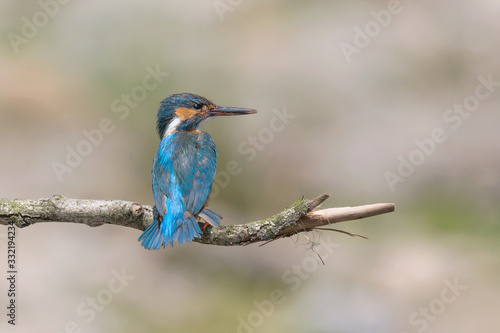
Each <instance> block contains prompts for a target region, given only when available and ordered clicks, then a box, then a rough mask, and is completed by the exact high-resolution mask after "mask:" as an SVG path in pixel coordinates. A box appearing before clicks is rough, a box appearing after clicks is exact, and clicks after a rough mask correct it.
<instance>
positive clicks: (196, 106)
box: [193, 103, 203, 110]
mask: <svg viewBox="0 0 500 333" xmlns="http://www.w3.org/2000/svg"><path fill="white" fill-rule="evenodd" d="M202 106H203V105H201V104H200V103H198V104H195V105H193V109H195V110H199V109H201V108H202Z"/></svg>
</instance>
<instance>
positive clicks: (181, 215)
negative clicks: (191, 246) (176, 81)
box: [139, 93, 257, 250]
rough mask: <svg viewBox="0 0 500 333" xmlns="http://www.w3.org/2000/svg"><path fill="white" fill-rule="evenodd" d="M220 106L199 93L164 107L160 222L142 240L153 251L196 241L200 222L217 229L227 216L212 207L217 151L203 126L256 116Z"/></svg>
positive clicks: (157, 166)
mask: <svg viewBox="0 0 500 333" xmlns="http://www.w3.org/2000/svg"><path fill="white" fill-rule="evenodd" d="M256 112H257V111H256V110H253V109H243V108H235V107H228V106H219V105H215V104H214V103H212V102H211V101H209V100H208V99H206V98H204V97H201V96H198V95H194V94H188V93H183V94H175V95H171V96H169V97H167V98H166V99H165V100H163V102H161V105H160V109H159V110H158V121H157V126H156V128H157V130H158V135H159V136H160V139H161V142H160V147H159V148H158V151H157V152H156V155H155V157H154V160H153V170H152V171H151V175H152V180H153V194H154V198H155V207H154V209H153V214H154V218H155V221H154V222H153V223H152V224H151V225H150V226H149V227H148V228H147V229H146V231H144V233H143V234H142V235H141V236H140V237H139V241H142V243H141V244H142V246H144V247H145V248H146V249H150V250H158V249H160V248H161V247H165V246H168V245H172V246H173V245H174V243H175V242H176V241H179V243H180V244H183V243H185V242H191V241H192V240H193V239H194V238H196V237H199V236H201V234H202V231H201V228H200V226H199V224H198V219H199V218H202V219H203V220H205V225H204V226H203V228H205V227H206V226H207V225H209V224H210V225H212V226H218V225H219V220H220V219H222V216H220V215H219V214H217V213H216V212H214V211H213V210H211V209H210V208H208V207H207V205H208V197H209V195H210V191H211V190H212V182H213V180H214V177H215V169H216V165H217V155H218V152H217V147H216V146H215V143H214V141H213V140H212V137H211V136H210V135H209V134H208V133H206V132H201V127H202V126H203V124H205V123H206V122H207V121H209V120H210V119H212V118H213V117H216V116H233V115H242V114H251V113H256Z"/></svg>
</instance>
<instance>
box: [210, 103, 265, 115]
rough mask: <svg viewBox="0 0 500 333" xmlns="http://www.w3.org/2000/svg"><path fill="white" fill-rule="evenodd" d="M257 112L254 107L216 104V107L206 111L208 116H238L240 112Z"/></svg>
mask: <svg viewBox="0 0 500 333" xmlns="http://www.w3.org/2000/svg"><path fill="white" fill-rule="evenodd" d="M252 113H257V110H254V109H245V108H235V107H232V106H219V105H218V106H217V109H212V110H209V111H208V114H209V115H210V117H215V116H238V115H242V114H252Z"/></svg>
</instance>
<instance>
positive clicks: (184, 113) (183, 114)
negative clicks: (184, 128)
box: [175, 107, 198, 121]
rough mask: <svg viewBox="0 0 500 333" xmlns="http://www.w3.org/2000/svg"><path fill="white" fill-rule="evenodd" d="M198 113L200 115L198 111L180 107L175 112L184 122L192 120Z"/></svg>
mask: <svg viewBox="0 0 500 333" xmlns="http://www.w3.org/2000/svg"><path fill="white" fill-rule="evenodd" d="M197 113H198V112H197V111H195V110H193V109H190V108H185V107H180V108H177V109H176V110H175V114H176V115H177V117H179V119H180V120H182V121H184V120H188V119H191V118H192V117H193V116H194V115H195V114H197Z"/></svg>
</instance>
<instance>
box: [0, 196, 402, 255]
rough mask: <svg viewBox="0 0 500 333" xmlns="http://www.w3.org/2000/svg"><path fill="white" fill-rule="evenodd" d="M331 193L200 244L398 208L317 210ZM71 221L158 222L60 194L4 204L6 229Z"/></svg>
mask: <svg viewBox="0 0 500 333" xmlns="http://www.w3.org/2000/svg"><path fill="white" fill-rule="evenodd" d="M328 197H329V194H327V193H325V194H323V195H320V196H318V197H317V198H314V199H313V200H305V199H303V198H302V199H299V200H297V201H296V202H295V203H293V204H292V205H291V206H290V207H288V208H285V209H284V210H283V211H282V212H280V213H278V214H276V215H274V216H272V217H270V218H267V219H264V220H260V221H255V222H250V223H246V224H239V225H221V226H219V227H207V228H206V230H205V231H204V232H203V235H202V236H201V237H200V238H195V239H194V241H195V242H198V243H202V244H212V245H220V246H234V245H247V244H250V243H256V242H262V241H264V242H269V241H272V240H275V239H278V238H282V237H288V236H291V235H293V234H296V233H299V232H304V231H310V230H313V229H315V228H318V227H321V226H325V225H330V224H334V223H339V222H344V221H350V220H356V219H362V218H366V217H370V216H375V215H379V214H385V213H389V212H393V211H394V209H395V206H394V204H392V203H379V204H372V205H365V206H357V207H342V208H328V209H323V210H316V208H318V207H319V205H320V204H321V203H323V201H325V200H326V199H327V198H328ZM45 222H71V223H81V224H85V225H88V226H91V227H98V226H101V225H103V224H114V225H119V226H125V227H130V228H134V229H138V230H145V229H146V228H147V227H148V226H149V225H150V224H151V223H152V222H153V210H152V207H151V206H147V205H141V204H139V203H136V202H129V201H121V200H83V199H70V198H65V197H63V196H61V195H54V196H53V197H52V198H49V199H0V224H3V225H7V224H14V225H16V226H17V227H19V228H24V227H27V226H29V225H31V224H35V223H45Z"/></svg>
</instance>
